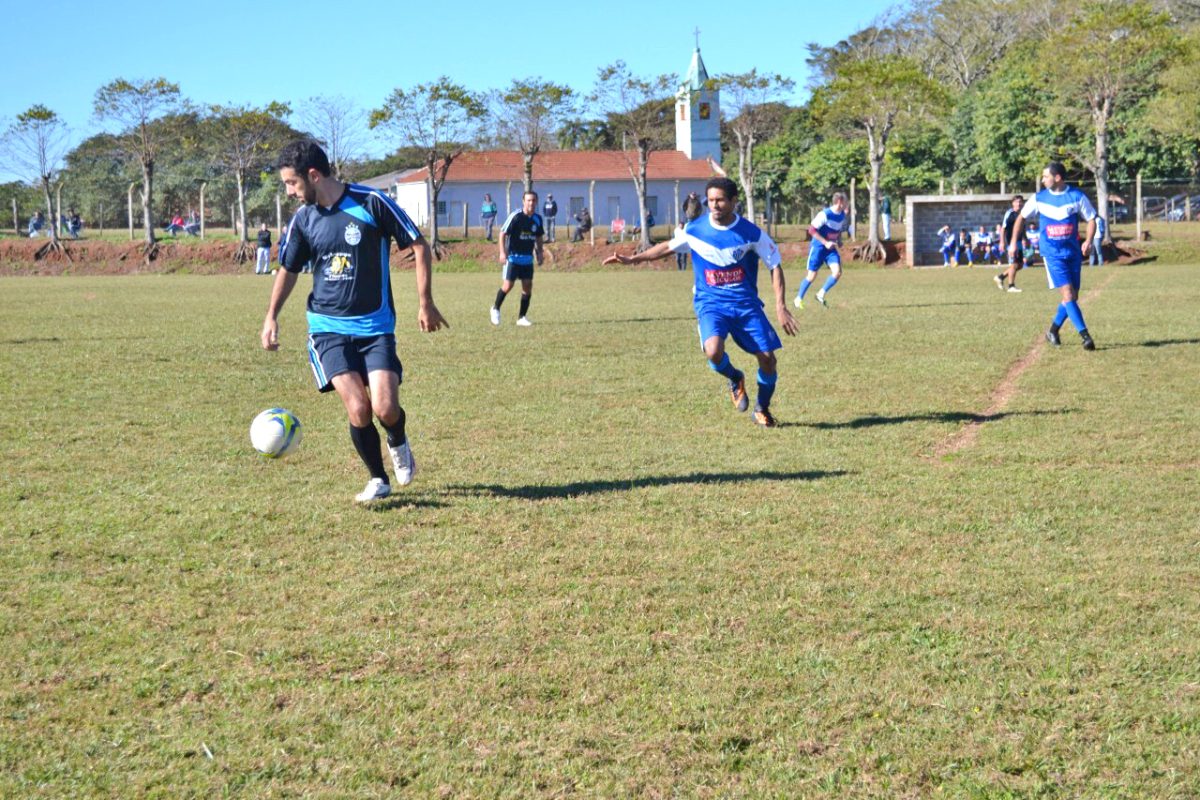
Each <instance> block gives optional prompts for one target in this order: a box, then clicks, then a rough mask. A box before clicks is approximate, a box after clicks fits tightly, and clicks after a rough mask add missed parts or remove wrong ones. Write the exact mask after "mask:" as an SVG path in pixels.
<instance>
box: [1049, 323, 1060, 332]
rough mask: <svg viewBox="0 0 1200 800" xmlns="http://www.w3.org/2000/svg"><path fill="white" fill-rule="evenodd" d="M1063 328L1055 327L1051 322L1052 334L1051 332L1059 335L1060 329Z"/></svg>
mask: <svg viewBox="0 0 1200 800" xmlns="http://www.w3.org/2000/svg"><path fill="white" fill-rule="evenodd" d="M1061 327H1062V325H1055V324H1054V323H1053V322H1051V323H1050V332H1051V333H1058V329H1059V328H1061Z"/></svg>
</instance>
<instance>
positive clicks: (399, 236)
mask: <svg viewBox="0 0 1200 800" xmlns="http://www.w3.org/2000/svg"><path fill="white" fill-rule="evenodd" d="M279 177H280V178H281V179H282V180H283V184H284V186H285V187H286V189H287V193H288V196H289V197H295V198H297V199H298V200H300V201H301V202H302V203H304V205H303V206H301V207H300V209H299V210H298V211H297V212H296V214H295V216H294V217H292V222H291V224H290V225H288V230H287V234H286V237H287V239H286V240H287V244H286V245H285V246H284V252H283V257H282V259H281V263H282V265H283V269H281V270H279V271H278V272H277V273H276V275H275V283H274V286H273V287H272V289H271V300H270V303H269V304H268V305H267V316H266V319H265V320H264V321H263V327H262V335H261V337H262V346H263V348H264V349H266V350H278V349H279V322H278V319H279V312H280V310H281V309H282V308H283V304H284V302H285V301H286V300H287V298H288V295H290V294H291V292H292V288H293V287H294V286H295V285H296V280H297V275H298V274H299V272H300V270H301V269H302V268H303V267H304V265H305V263H306V262H309V261H311V262H312V263H313V266H314V269H313V289H312V294H310V295H309V296H308V331H309V335H308V357H309V362H310V365H311V366H312V371H313V377H314V378H315V379H316V383H317V389H318V390H319V391H322V392H328V391H330V390H333V391H336V392H337V393H338V396H339V397H340V398H341V399H342V404H343V405H344V406H345V407H346V415H347V416H348V417H349V419H350V440H351V441H352V442H354V448H355V450H357V451H358V455H359V457H360V458H361V459H362V461H363V463H364V464H365V465H366V467H367V471H368V472H369V473H370V475H371V478H370V480H369V481H368V482H367V486H366V488H365V489H363V491H362V492H360V493H359V494H358V495H357V496H356V497H355V499H356V500H357V501H358V502H360V503H369V502H372V501H375V500H380V499H382V498H384V497H387V496H388V495H389V494H391V491H392V487H391V483H390V482H389V480H388V475H387V472H386V471H385V470H384V467H383V454H382V452H381V448H380V445H381V442H380V439H379V431H377V430H376V429H375V424H374V422H373V421H372V418H371V417H372V413H373V414H374V416H376V417H378V418H379V422H380V423H381V424H382V425H383V427H384V429H385V430H386V431H387V443H388V452H389V453H390V454H391V457H392V466H393V467H394V468H395V471H396V481H397V482H398V483H399V484H400V485H401V486H405V485H407V484H409V483H411V482H412V478H413V474H414V473H415V472H416V469H417V464H416V461H414V460H413V457H412V448H411V447H410V446H409V443H408V437H407V435H406V434H405V430H404V423H405V414H404V409H403V408H401V407H400V403H399V400H398V394H399V389H400V376H401V374H402V371H403V368H402V366H401V364H400V359H399V358H397V356H396V335H395V332H396V311H395V305H394V303H393V302H392V282H391V273H390V271H389V251H390V249H391V242H392V241H394V242H395V243H396V246H397V247H399V248H400V249H401V250H408V249H410V248H411V250H412V252H413V258H414V260H415V262H416V277H417V297H418V300H419V302H420V310H419V312H418V313H417V323H418V325H419V326H420V328H421V330H423V331H436V330H438V329H440V328H443V327H449V325H448V324H447V322H446V320H445V318H443V317H442V315H441V313H440V312H439V311H438V310H437V306H435V305H434V304H433V292H432V289H431V286H430V282H431V274H432V270H431V260H430V253H429V245H428V244H426V242H425V240H424V239H423V238H422V237H421V233H420V231H418V230H417V227H416V226H415V225H413V223H412V221H411V220H410V219H409V218H408V215H406V214H405V213H404V211H402V210H401V209H400V207H399V206H398V205H396V204H395V202H393V201H392V200H391V199H390V198H388V197H387V196H386V195H384V194H382V193H381V192H380V191H378V190H377V189H371V188H369V187H367V186H356V185H354V184H346V183H342V182H341V181H338V180H336V179H334V178H331V177H330V169H329V159H328V157H327V156H326V155H325V151H323V150H322V149H321V148H320V147H319V146H318V145H317V144H316V143H315V142H312V141H306V140H300V141H296V142H293V143H292V144H290V145H288V146H287V147H285V148H284V149H283V152H282V153H280V156H279ZM389 240H390V241H389ZM368 387H370V393H369V394H368Z"/></svg>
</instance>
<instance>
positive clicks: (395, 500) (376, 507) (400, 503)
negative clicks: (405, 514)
mask: <svg viewBox="0 0 1200 800" xmlns="http://www.w3.org/2000/svg"><path fill="white" fill-rule="evenodd" d="M447 505H448V503H443V502H441V501H440V500H430V499H428V498H425V497H416V496H414V495H406V494H404V493H403V492H402V493H400V494H393V495H389V496H388V497H385V498H384V499H383V500H376V501H375V502H373V503H368V504H366V505H363V506H362V508H363V509H364V510H366V511H372V512H376V513H378V512H380V511H397V510H400V511H403V510H404V509H410V508H412V509H416V508H445V507H446V506H447Z"/></svg>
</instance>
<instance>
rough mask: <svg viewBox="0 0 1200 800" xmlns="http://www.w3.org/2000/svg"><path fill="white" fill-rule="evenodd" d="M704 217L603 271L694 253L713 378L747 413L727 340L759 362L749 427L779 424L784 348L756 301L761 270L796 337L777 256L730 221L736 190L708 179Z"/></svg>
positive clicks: (742, 382) (752, 232) (696, 300)
mask: <svg viewBox="0 0 1200 800" xmlns="http://www.w3.org/2000/svg"><path fill="white" fill-rule="evenodd" d="M705 195H706V196H707V197H708V214H705V215H703V216H701V217H699V218H697V219H695V220H693V221H692V222H689V223H688V224H687V225H686V226H685V227H684V228H683V230H680V231H676V234H675V237H674V238H673V239H671V240H670V241H667V242H660V243H658V244H656V245H654V246H653V247H651V248H650V249H649V250H646V251H645V252H642V253H639V254H637V255H633V256H623V255H620V254H619V253H613V254H612V255H611V256H609V257H608V258H606V259H604V262H603V263H604V264H616V263H621V264H639V263H641V262H643V261H654V260H656V259H659V258H663V257H664V256H666V255H668V254H669V253H672V252H675V253H680V252H691V254H692V270H693V272H694V274H695V283H694V285H693V288H692V296H693V300H692V304H693V306H694V307H695V309H696V318H697V320H699V323H700V324H699V328H700V342H701V344H702V346H703V347H704V355H705V356H706V357H707V358H708V364H709V366H710V367H711V368H712V370H713V371H714V372H718V373H720V374H721V375H723V376H724V377H725V378H727V379H728V380H729V393H730V396H731V397H732V399H733V407H734V408H736V409H737V410H738V411H745V410H746V409H747V408H749V406H750V401H749V398H748V397H747V396H746V376H745V374H744V373H743V372H742V371H741V370H739V369H737V368H735V367H734V366H733V364H732V363H730V361H729V354H728V353H726V352H725V338H726V337H727V336H732V337H733V341H734V343H735V344H737V346H738V347H740V348H742V349H743V350H745V351H746V352H747V353H752V354H753V355H754V357H755V358H757V359H758V397H757V398H756V399H755V404H754V421H755V423H757V424H759V425H762V426H763V427H766V428H773V427H775V425H776V424H777V423H776V421H775V417H774V415H772V414H771V410H770V408H771V396H772V395H773V394H774V393H775V383H776V380H777V378H778V374H777V371H776V363H777V362H776V358H775V351H776V350H778V349H780V348H781V347H783V343H782V342H780V340H779V335H778V334H777V333H775V329H774V328H772V327H771V323H770V322H769V321H768V320H767V315H766V314H765V313H764V312H763V302H762V300H760V299H759V298H758V263H759V262H760V261H761V262H762V263H764V264H766V265H767V269H768V270H770V272H771V286H772V288H773V289H774V291H775V316H776V318H777V319H778V320H779V325H780V326H781V327H782V328H783V330H784V333H786V334H788V335H789V336H795V335H796V327H797V326H796V318H795V317H793V316H792V312H791V311H789V310H788V307H787V290H786V288H785V286H784V280H783V269H782V268H781V267H780V262H781V259H780V255H779V248H778V247H776V246H775V242H773V241H771V237H770V236H768V235H767V234H766V233H765V232H764V231H762V230H760V229H759V227H758V226H757V225H755V224H754V223H752V222H750V221H749V220H747V219H744V218H742V217H739V216H738V215H737V214H736V213H734V205H735V204H736V202H737V196H738V189H737V184H735V183H734V182H733V181H731V180H729V179H728V178H713V179H712V180H710V181H709V182H708V184H707V185H706V186H705Z"/></svg>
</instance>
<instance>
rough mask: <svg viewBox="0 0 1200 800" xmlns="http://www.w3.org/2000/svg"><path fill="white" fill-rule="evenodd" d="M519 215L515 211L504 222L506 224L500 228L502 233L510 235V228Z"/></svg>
mask: <svg viewBox="0 0 1200 800" xmlns="http://www.w3.org/2000/svg"><path fill="white" fill-rule="evenodd" d="M517 213H518V212H516V211H514V212H512V213H511V214H509V215H508V219H506V220H504V224H503V225H501V226H500V232H501V233H508V226H509V225H511V224H512V221H513V220H514V219H516V216H517Z"/></svg>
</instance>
